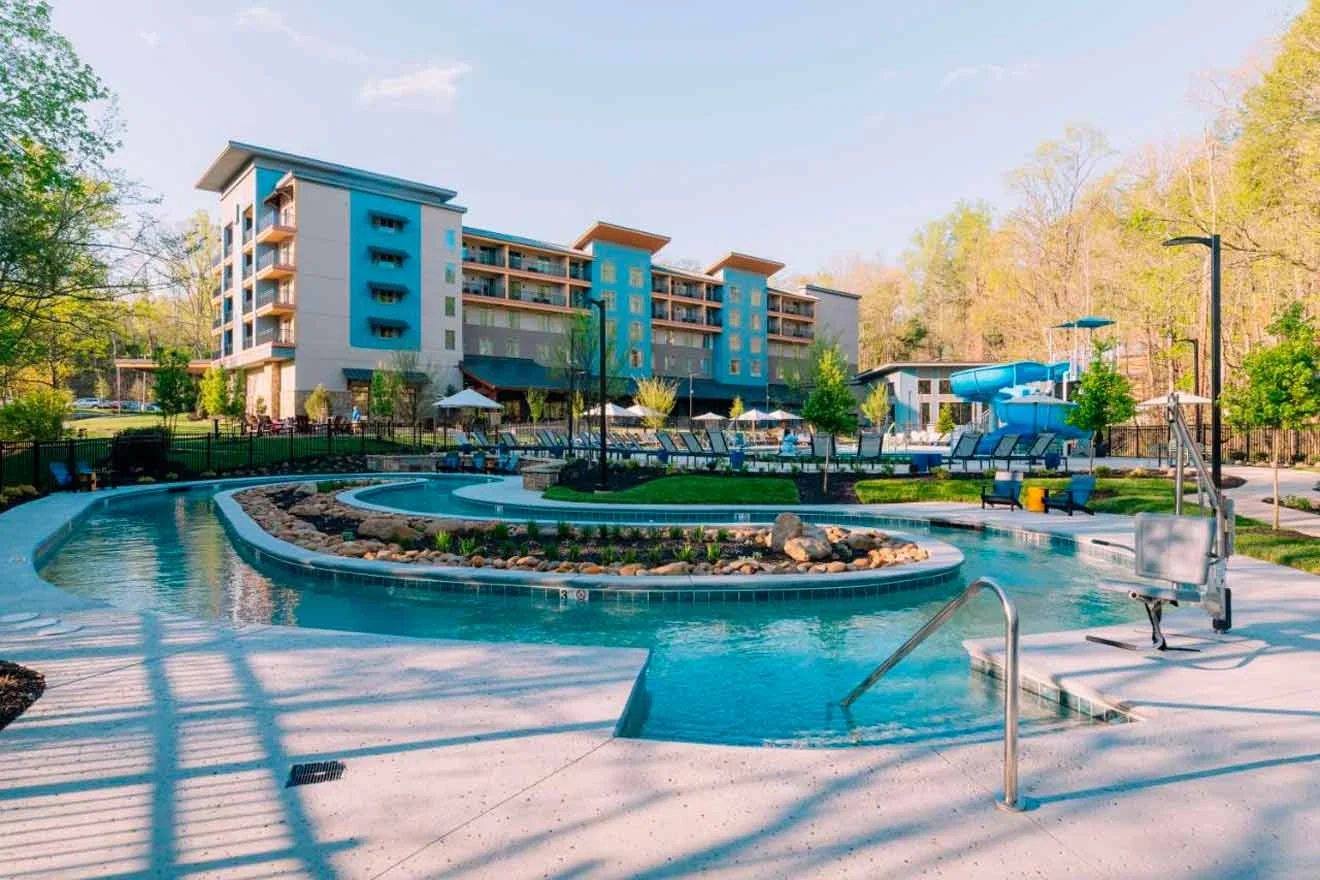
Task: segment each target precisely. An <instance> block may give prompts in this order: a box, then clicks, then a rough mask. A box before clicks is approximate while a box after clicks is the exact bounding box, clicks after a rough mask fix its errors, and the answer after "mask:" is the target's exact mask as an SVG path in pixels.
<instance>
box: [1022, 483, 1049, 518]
mask: <svg viewBox="0 0 1320 880" xmlns="http://www.w3.org/2000/svg"><path fill="white" fill-rule="evenodd" d="M1025 494H1026V499H1027V500H1026V505H1025V506H1026V508H1027V510H1030V511H1031V512H1032V513H1044V512H1045V487H1044V486H1028V487H1027V488H1026V493H1025Z"/></svg>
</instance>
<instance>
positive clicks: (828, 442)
mask: <svg viewBox="0 0 1320 880" xmlns="http://www.w3.org/2000/svg"><path fill="white" fill-rule="evenodd" d="M827 456H828V457H829V460H830V461H835V460H836V459H837V458H838V457H839V456H838V454H837V452H836V451H835V449H834V435H833V434H812V435H811V457H812V458H818V459H820V461H821V463H822V464H824V462H825V458H826V457H827Z"/></svg>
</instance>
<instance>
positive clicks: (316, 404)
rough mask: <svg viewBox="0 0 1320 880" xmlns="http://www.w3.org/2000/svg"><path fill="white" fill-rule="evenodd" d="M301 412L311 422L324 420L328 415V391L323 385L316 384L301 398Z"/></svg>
mask: <svg viewBox="0 0 1320 880" xmlns="http://www.w3.org/2000/svg"><path fill="white" fill-rule="evenodd" d="M303 412H305V413H307V418H309V419H311V420H312V421H313V422H324V421H325V420H326V419H327V418H329V416H330V392H328V391H326V390H325V386H324V385H317V386H316V387H315V388H313V389H312V390H311V393H309V394H308V395H307V397H306V399H305V400H303Z"/></svg>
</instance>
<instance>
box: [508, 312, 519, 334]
mask: <svg viewBox="0 0 1320 880" xmlns="http://www.w3.org/2000/svg"><path fill="white" fill-rule="evenodd" d="M521 327H522V315H520V314H519V313H518V312H509V329H510V330H518V329H520V328H521Z"/></svg>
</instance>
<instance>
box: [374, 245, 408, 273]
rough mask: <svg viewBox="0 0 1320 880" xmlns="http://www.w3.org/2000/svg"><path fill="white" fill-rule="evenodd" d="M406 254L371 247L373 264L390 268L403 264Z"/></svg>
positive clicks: (396, 267)
mask: <svg viewBox="0 0 1320 880" xmlns="http://www.w3.org/2000/svg"><path fill="white" fill-rule="evenodd" d="M403 260H404V256H403V254H401V253H398V252H396V251H382V250H377V249H376V248H372V249H371V264H372V265H373V266H383V267H386V268H390V269H398V268H400V267H401V266H403Z"/></svg>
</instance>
